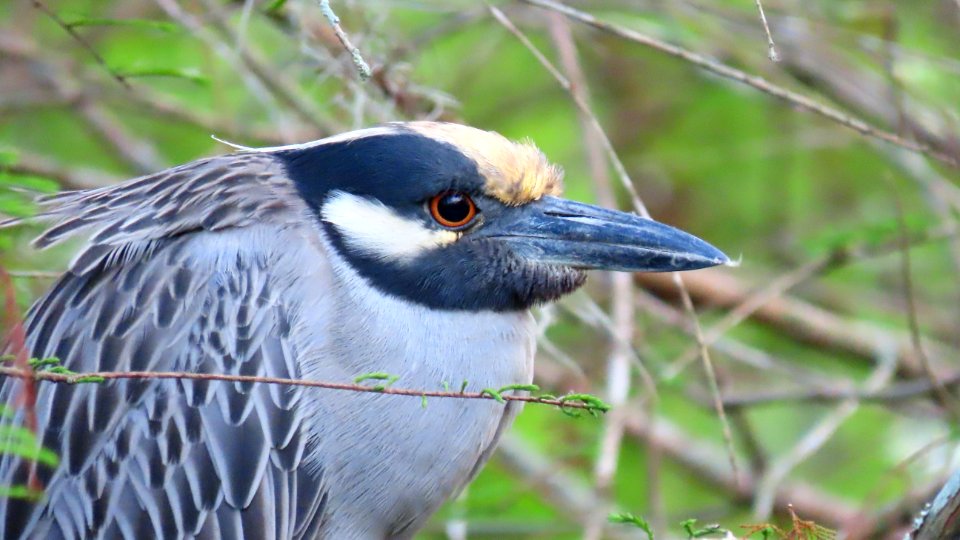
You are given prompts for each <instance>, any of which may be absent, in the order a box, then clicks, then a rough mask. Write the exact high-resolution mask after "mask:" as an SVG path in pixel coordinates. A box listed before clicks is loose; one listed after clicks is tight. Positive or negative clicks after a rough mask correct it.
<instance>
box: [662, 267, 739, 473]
mask: <svg viewBox="0 0 960 540" xmlns="http://www.w3.org/2000/svg"><path fill="white" fill-rule="evenodd" d="M672 277H673V283H674V284H675V285H676V287H677V290H678V291H679V292H680V298H681V299H682V300H683V307H684V309H686V311H687V313H690V314H695V313H696V308H694V306H693V300H692V299H691V298H690V292H689V291H688V290H687V288H686V286H685V285H684V283H683V280H682V279H681V278H680V274H679V273H676V272H674V273H673V276H672ZM690 320H691V322H692V323H693V335H694V337H696V339H697V347H699V349H700V358H701V359H702V360H703V369H704V371H706V373H707V383H708V384H709V385H710V395H711V396H712V398H713V407H714V410H716V412H717V416H718V417H719V418H720V425H721V426H722V427H723V441H724V443H725V444H726V447H727V459H728V460H729V462H730V470H731V471H733V478H734V482H738V483H739V482H740V474H739V469H738V467H737V454H736V451H735V450H734V448H733V432H732V431H731V429H730V422H729V421H728V420H727V413H726V412H725V410H724V408H723V397H722V396H721V395H720V385H719V384H717V373H716V371H715V370H714V369H713V361H712V360H711V359H710V349H709V347H708V345H707V342H706V340H704V337H703V328H702V327H701V326H700V319H698V318H697V317H696V315H694V316H692V317H690Z"/></svg>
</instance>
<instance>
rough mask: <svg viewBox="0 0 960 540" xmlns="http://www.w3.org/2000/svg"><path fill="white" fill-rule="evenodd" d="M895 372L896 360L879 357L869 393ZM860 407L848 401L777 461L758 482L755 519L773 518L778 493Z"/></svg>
mask: <svg viewBox="0 0 960 540" xmlns="http://www.w3.org/2000/svg"><path fill="white" fill-rule="evenodd" d="M895 369H896V358H895V357H893V356H891V357H887V358H879V359H878V365H877V369H876V370H874V372H873V374H871V375H870V378H869V379H868V381H867V382H866V384H865V387H866V388H867V389H868V390H876V389H878V388H882V387H883V386H884V385H885V384H886V383H887V381H889V380H890V378H891V377H892V376H893V374H894V371H895ZM859 406H860V403H859V402H858V401H857V400H856V399H848V400H846V401H843V402H842V403H840V404H838V405H837V406H836V408H834V410H833V411H831V412H830V413H829V414H827V415H825V416H824V417H823V418H821V419H820V421H819V422H817V423H816V424H815V425H814V426H813V428H811V429H810V430H809V431H808V432H807V433H806V434H804V436H803V437H801V438H800V439H799V440H798V441H797V443H796V444H795V445H794V446H793V448H791V449H790V450H789V451H787V452H786V453H784V454H783V455H781V456H779V457H777V458H776V459H775V460H773V462H772V463H771V465H770V467H769V468H768V469H767V470H766V472H765V473H764V475H763V476H762V477H761V478H760V480H759V481H758V482H757V486H756V496H755V498H754V505H753V514H754V517H756V518H757V519H761V520H762V519H767V518H768V517H769V516H770V514H771V512H773V509H774V505H775V500H776V495H777V490H778V488H779V487H780V485H781V484H782V483H783V481H784V479H785V478H786V477H787V476H788V475H789V474H790V471H792V470H793V469H794V468H795V467H796V466H797V465H799V464H800V463H803V461H805V460H806V459H807V458H809V457H810V456H811V455H813V454H814V453H815V452H816V451H817V450H819V449H820V448H822V447H823V445H824V444H826V443H827V441H829V440H830V438H831V437H832V436H833V434H834V433H836V431H837V429H839V428H840V426H841V425H842V424H843V422H845V421H846V420H847V419H848V418H850V416H851V415H853V413H854V412H856V410H857V409H858V408H859Z"/></svg>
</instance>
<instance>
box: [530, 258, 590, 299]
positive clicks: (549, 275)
mask: <svg viewBox="0 0 960 540" xmlns="http://www.w3.org/2000/svg"><path fill="white" fill-rule="evenodd" d="M535 268H536V269H535V270H534V271H533V275H532V276H529V277H528V279H527V280H526V281H525V283H524V286H522V287H520V288H518V290H517V291H516V295H517V300H518V302H517V303H518V304H520V305H522V306H524V307H531V306H534V305H539V304H545V303H547V302H552V301H554V300H557V299H558V298H560V297H562V296H564V295H567V294H570V293H572V292H573V291H575V290H577V289H579V288H580V287H582V286H583V284H584V283H585V282H586V281H587V272H586V271H585V270H581V269H579V268H573V267H570V266H560V265H554V264H538V265H536V266H535Z"/></svg>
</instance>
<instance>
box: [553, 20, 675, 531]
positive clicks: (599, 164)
mask: <svg viewBox="0 0 960 540" xmlns="http://www.w3.org/2000/svg"><path fill="white" fill-rule="evenodd" d="M550 15H551V17H550V35H551V37H552V38H553V42H554V44H555V47H556V49H557V52H558V53H559V55H560V62H561V65H562V66H563V71H564V73H565V74H566V76H567V79H568V80H569V81H570V82H571V87H570V94H571V97H572V96H576V97H577V99H578V100H579V101H581V102H582V103H584V104H585V105H587V106H588V107H589V102H590V93H589V87H588V86H587V80H586V77H584V75H583V69H582V68H581V66H580V61H579V59H578V58H577V48H576V44H575V43H574V41H573V35H572V33H571V31H570V25H569V23H568V22H567V20H566V19H565V18H564V17H562V16H561V15H559V14H556V13H551V14H550ZM577 113H578V114H577V119H578V120H579V122H580V133H581V138H582V140H583V145H584V150H585V152H586V156H587V163H588V164H589V166H590V172H591V177H592V178H593V185H594V190H595V192H596V195H597V202H599V203H600V204H601V205H603V206H606V207H608V208H614V207H616V206H617V201H616V199H615V197H614V193H613V186H612V185H611V182H610V175H609V174H608V173H607V163H606V159H605V157H604V148H603V145H602V143H600V142H599V141H598V140H597V137H594V136H591V133H592V131H593V129H592V128H593V126H592V124H591V120H590V115H589V114H587V113H585V112H584V111H583V110H580V109H579V108H578V111H577ZM608 277H609V279H608V281H607V283H608V285H609V286H608V287H607V289H608V292H609V297H610V319H612V321H611V322H612V325H611V326H612V328H611V333H610V339H609V340H608V343H607V346H608V354H609V356H608V357H607V382H606V396H605V397H606V398H607V400H609V402H610V404H611V406H619V405H622V404H624V403H626V401H627V398H628V397H629V396H630V386H631V380H632V377H631V376H630V375H631V374H630V363H631V360H634V359H636V357H635V355H634V351H633V344H632V341H633V336H634V325H635V323H636V307H635V305H634V303H633V282H632V280H631V279H630V275H629V274H624V273H613V274H612V275H608ZM637 360H638V359H637ZM638 363H639V361H638ZM643 371H644V372H645V371H646V369H643ZM647 377H649V374H647ZM651 383H652V380H651ZM650 386H651V387H652V391H651V393H652V395H651V399H650V400H648V401H647V403H649V404H651V405H650V406H651V407H653V406H655V405H653V404H654V403H655V402H656V397H655V396H656V386H655V385H653V384H651V385H650ZM623 432H624V418H623V414H620V412H618V411H615V412H613V413H612V414H609V415H607V416H606V418H605V419H604V426H603V435H602V436H601V438H600V452H599V454H598V456H597V459H596V462H595V463H594V472H593V483H594V489H596V490H597V492H599V493H601V494H603V495H604V496H607V497H608V496H609V492H610V486H611V484H612V482H613V479H614V477H615V476H616V474H617V466H618V464H619V460H620V452H621V447H622V445H623ZM607 514H608V513H607V512H604V511H597V512H594V513H593V514H592V515H591V516H590V518H589V519H588V521H587V524H586V526H585V530H584V535H583V537H584V539H585V540H589V539H599V538H600V537H601V536H602V534H603V528H604V524H605V523H606V521H607Z"/></svg>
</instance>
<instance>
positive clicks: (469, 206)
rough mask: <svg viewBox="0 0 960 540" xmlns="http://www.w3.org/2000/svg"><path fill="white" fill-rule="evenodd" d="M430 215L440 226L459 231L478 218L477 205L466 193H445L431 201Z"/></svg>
mask: <svg viewBox="0 0 960 540" xmlns="http://www.w3.org/2000/svg"><path fill="white" fill-rule="evenodd" d="M430 215H431V216H433V219H435V220H436V221H437V223H439V224H440V225H443V226H444V227H447V228H450V229H458V228H460V227H463V226H464V225H467V224H468V223H470V222H471V221H473V218H474V217H476V216H477V205H475V204H474V203H473V199H471V198H470V197H469V196H468V195H466V194H465V193H460V192H459V191H445V192H443V193H441V194H439V195H436V196H434V197H433V198H432V199H430Z"/></svg>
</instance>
